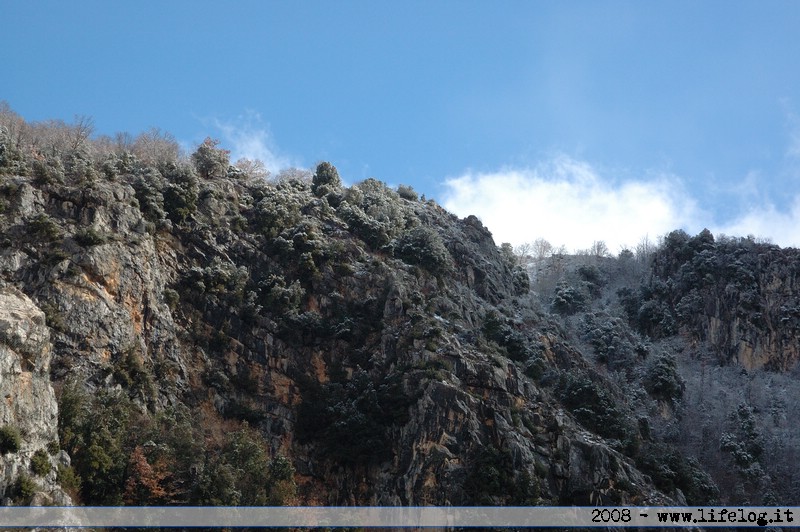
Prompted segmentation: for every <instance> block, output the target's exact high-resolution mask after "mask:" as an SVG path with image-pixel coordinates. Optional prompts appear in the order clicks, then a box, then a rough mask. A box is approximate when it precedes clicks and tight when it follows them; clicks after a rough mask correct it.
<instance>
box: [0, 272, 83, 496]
mask: <svg viewBox="0 0 800 532" xmlns="http://www.w3.org/2000/svg"><path fill="white" fill-rule="evenodd" d="M51 356H52V348H51V345H50V331H49V329H48V328H47V326H46V325H45V316H44V313H43V312H42V311H41V310H40V309H39V308H38V307H37V306H36V305H35V304H34V303H33V301H31V300H30V298H28V297H27V296H26V295H25V294H23V293H22V292H20V291H19V290H17V289H16V288H13V287H10V286H2V287H0V397H1V398H2V400H1V401H0V426H4V427H10V428H12V429H13V430H15V431H17V432H18V433H19V435H20V445H19V450H18V451H16V452H9V453H6V454H5V455H4V456H2V457H0V493H5V492H7V491H8V488H9V486H11V485H12V484H13V483H14V482H15V481H16V479H17V478H18V477H19V476H20V475H25V474H27V475H30V476H31V477H34V481H35V482H36V484H37V488H38V489H39V491H40V493H38V494H37V499H36V500H37V501H38V502H40V503H50V504H70V499H69V497H68V496H67V495H66V494H65V493H64V492H63V491H62V490H61V489H60V488H59V487H58V486H57V484H56V482H55V477H56V472H55V465H56V457H53V456H51V457H50V461H51V464H52V465H53V467H52V468H51V471H50V472H49V473H47V474H46V475H44V476H34V475H33V474H32V473H30V464H31V457H32V456H33V453H34V452H36V451H37V450H40V449H42V450H45V451H46V449H47V447H48V444H49V443H50V442H57V441H58V431H57V428H58V407H57V404H56V398H55V394H54V392H53V387H52V385H51V383H50V359H51Z"/></svg>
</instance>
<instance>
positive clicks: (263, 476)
mask: <svg viewBox="0 0 800 532" xmlns="http://www.w3.org/2000/svg"><path fill="white" fill-rule="evenodd" d="M0 220H2V225H1V226H0V251H2V263H0V267H1V268H2V276H3V281H4V282H8V283H13V284H15V285H17V286H19V287H20V288H21V289H22V290H23V291H24V292H25V293H26V294H28V295H29V296H30V297H31V298H32V299H34V300H35V301H36V303H37V305H38V306H39V308H41V309H42V310H43V311H44V313H45V315H46V320H47V325H48V327H49V328H50V331H51V340H52V342H53V346H54V352H55V356H54V360H53V364H52V368H51V372H52V378H53V381H54V382H55V383H56V386H57V390H58V396H59V441H58V442H53V445H52V446H51V447H53V448H52V449H49V450H48V451H47V452H44V451H42V452H41V453H39V454H38V455H36V456H34V458H33V460H32V462H31V464H32V465H31V471H30V475H32V477H28V476H25V477H22V476H21V477H19V478H20V480H19V482H18V484H17V486H16V487H15V493H16V495H15V497H16V500H17V501H21V502H24V501H26V500H28V499H30V497H31V496H32V490H34V489H35V483H34V481H33V480H32V478H36V477H40V476H45V475H47V474H49V473H50V472H51V469H53V468H56V469H57V475H58V478H59V481H60V482H61V485H62V486H63V487H64V488H65V489H66V490H67V491H68V492H70V494H71V495H73V497H74V498H75V499H76V500H77V501H79V502H81V503H85V504H192V505H204V504H225V505H228V504H231V505H235V504H291V503H294V502H308V501H312V502H320V501H321V502H332V503H348V504H355V503H363V502H365V501H366V502H374V501H376V500H378V499H377V497H378V495H376V494H375V493H374V492H373V491H370V490H371V486H370V485H369V484H370V482H368V481H366V480H364V479H369V480H370V481H376V479H379V478H383V477H386V476H387V473H386V472H387V471H390V470H391V468H392V467H395V468H399V467H408V468H409V469H411V470H415V467H416V466H409V465H408V464H409V463H410V462H411V461H412V460H416V459H418V456H422V455H424V456H425V457H426V458H425V459H426V460H429V461H428V462H425V467H427V468H428V469H427V470H426V471H431V472H434V473H435V475H434V473H430V475H429V476H436V475H438V477H437V479H436V482H444V479H445V478H446V479H447V480H448V482H451V483H452V484H451V485H452V486H455V488H454V489H453V490H452V493H446V494H444V495H443V494H441V493H438V494H436V493H434V494H431V493H433V491H435V484H436V482H433V481H431V480H429V477H426V476H424V475H421V480H420V479H417V480H414V482H416V483H415V484H413V485H412V486H410V487H408V486H403V487H402V489H401V488H400V487H398V488H397V492H398V493H404V495H403V496H402V497H412V498H411V499H405V500H412V501H416V502H420V501H421V502H426V501H427V500H434V501H438V500H448V501H453V502H455V503H458V504H543V503H544V504H553V503H555V504H588V503H590V502H591V503H595V502H596V501H597V499H594V500H592V499H590V498H581V497H583V495H581V494H576V493H578V491H579V490H573V491H569V489H568V486H567V487H565V481H564V478H565V477H564V476H563V475H564V474H565V473H564V470H565V469H569V468H568V467H567V466H565V464H570V463H572V462H570V460H571V459H572V458H573V457H572V455H571V454H570V451H569V449H567V448H565V447H564V445H565V444H564V443H563V442H564V441H565V439H566V438H565V436H564V435H565V434H570V435H574V434H576V433H580V434H584V433H586V434H591V435H592V438H596V439H597V441H601V442H602V445H603V446H604V447H603V448H604V449H605V448H608V449H612V450H613V452H612V451H608V452H610V453H612V454H610V455H608V456H611V457H612V458H609V459H607V460H606V461H605V462H604V464H605V465H603V467H608V468H610V470H612V473H614V474H617V473H619V472H620V471H625V468H624V467H623V466H624V464H634V465H635V467H636V468H638V470H639V471H641V472H643V473H645V474H646V475H648V477H649V479H650V480H651V481H652V483H653V484H654V485H655V486H656V487H657V488H658V489H660V490H661V491H662V492H663V493H665V494H668V495H669V496H671V497H673V500H676V501H679V502H682V501H683V500H685V501H686V502H688V503H691V504H712V503H716V502H724V503H737V504H744V503H753V504H778V503H780V504H791V503H793V502H796V501H797V500H798V498H799V497H800V488H798V486H797V485H796V482H795V480H794V478H795V477H796V473H797V467H796V465H795V464H796V463H797V461H796V460H795V458H796V456H797V454H798V450H800V448H799V447H798V445H800V444H798V442H797V440H796V438H794V437H793V436H792V434H793V432H792V431H793V427H792V425H791V419H790V417H791V416H790V412H792V411H793V410H794V409H795V407H796V406H797V405H796V402H797V398H798V397H800V389H798V385H797V383H796V379H795V375H794V374H793V373H792V370H793V368H794V367H795V366H796V364H797V361H798V359H799V358H800V356H798V355H800V354H799V353H798V352H797V347H796V333H797V331H798V330H800V310H798V309H800V302H798V297H800V296H798V295H797V294H800V286H798V284H797V283H796V280H797V277H798V275H797V274H798V271H797V268H798V264H800V261H798V260H797V258H798V257H797V256H796V250H783V249H780V248H778V247H776V246H773V245H770V244H767V243H763V242H757V241H755V240H754V239H746V238H745V239H739V238H727V237H717V238H715V237H714V236H713V235H711V233H710V232H708V231H703V232H702V233H700V234H699V235H697V236H694V237H692V236H689V235H687V234H686V233H685V232H682V231H676V232H673V233H671V234H669V235H667V236H666V237H664V238H663V240H662V241H661V242H660V243H659V245H657V246H656V245H651V244H650V243H643V244H642V245H641V246H640V247H639V248H637V249H636V250H635V252H633V251H627V250H626V251H623V252H622V253H620V254H619V256H617V257H611V256H610V255H609V253H608V250H607V248H606V247H605V245H604V244H602V243H601V242H598V243H595V245H594V246H593V247H592V249H591V250H588V251H587V252H585V253H581V254H577V255H567V254H566V253H563V252H562V251H563V250H555V249H554V248H553V247H552V246H550V245H549V244H547V243H546V242H543V241H537V242H536V243H535V244H534V245H532V246H528V247H527V248H524V249H521V250H517V253H514V252H512V250H511V248H510V246H509V245H507V244H504V245H502V246H500V247H497V246H495V244H494V242H493V241H492V239H491V234H490V233H489V231H488V230H487V229H486V228H485V227H483V225H482V223H481V222H480V221H479V220H478V219H477V218H475V217H474V216H473V217H468V218H466V219H463V220H459V219H458V218H457V217H455V216H453V215H451V214H449V213H447V212H445V211H444V210H443V209H441V208H440V207H439V206H438V205H436V203H435V202H434V201H432V200H425V199H424V198H419V196H418V195H417V193H416V192H415V191H414V190H413V189H412V188H411V187H408V186H401V187H398V188H397V189H396V190H395V189H392V188H390V187H388V186H387V185H385V184H384V183H382V182H380V181H378V180H376V179H367V180H365V181H363V182H360V183H356V184H353V185H352V186H345V185H344V183H343V181H342V179H341V177H340V176H339V174H338V172H337V170H336V168H335V167H334V166H333V165H332V164H330V163H327V162H323V163H320V164H319V165H317V166H316V168H315V170H314V171H313V172H308V171H302V170H297V169H292V170H286V171H284V172H283V173H281V174H280V175H277V176H271V175H269V174H268V173H267V172H265V171H264V169H263V165H261V164H260V163H259V162H258V161H247V160H241V161H236V162H235V163H233V164H231V161H230V154H229V153H228V152H227V151H226V150H225V149H223V148H222V147H220V145H219V143H218V142H217V141H216V140H213V139H206V140H205V141H204V142H203V143H201V144H200V145H199V146H197V147H196V149H195V151H194V152H193V153H191V154H183V153H181V150H180V149H179V145H178V143H177V142H176V141H175V139H173V138H172V137H171V136H170V135H169V134H167V133H164V132H161V131H159V130H155V129H154V130H151V131H148V132H145V133H142V134H141V135H138V136H136V137H132V136H130V135H126V134H120V135H117V136H116V137H114V138H108V137H93V131H92V127H91V121H90V120H88V119H85V118H79V119H76V121H75V122H74V123H72V124H65V123H63V122H59V121H50V122H44V123H28V122H26V121H24V120H23V119H22V118H21V117H19V116H17V115H16V114H15V113H13V111H11V110H10V109H9V108H8V107H7V106H2V107H0ZM532 231H534V229H532ZM126 256H127V257H135V260H131V261H129V262H126V263H125V262H124V260H123V258H124V257H126ZM121 257H122V258H121ZM121 263H124V264H123V265H122V266H119V264H121ZM114 264H117V265H118V266H119V267H118V268H117V270H114V271H112V266H113V265H114ZM529 275H530V277H529ZM531 288H532V291H531ZM75 293H77V294H80V297H77V298H68V297H66V295H65V294H75ZM81 298H83V299H82V300H81ZM76 301H78V302H77V303H76ZM80 301H91V302H98V301H100V302H101V303H103V304H102V305H100V304H99V303H98V306H99V307H100V308H103V309H105V310H103V311H102V312H107V313H108V315H111V316H113V319H110V320H109V321H108V322H111V323H118V322H121V321H125V320H127V321H128V322H131V323H132V326H131V328H130V331H129V330H122V327H120V328H119V330H118V329H117V328H115V327H114V326H109V325H106V326H103V327H105V328H103V327H100V326H99V325H98V323H100V322H101V321H102V320H103V319H106V317H105V315H104V314H102V313H101V312H100V311H97V310H96V307H92V306H91V305H89V304H88V303H87V304H85V306H81V305H83V304H84V303H81V302H80ZM103 305H105V306H103ZM114 305H117V306H114ZM107 309H111V310H107ZM114 309H121V310H119V312H120V313H119V314H113V313H114V312H116V310H114ZM108 322H103V323H108ZM765 338H766V339H767V340H765ZM743 346H744V347H743ZM504 387H506V388H504ZM498 390H501V391H502V392H503V393H506V392H508V393H507V394H506V395H502V394H500V393H499V392H498ZM508 390H512V391H511V392H509V391H508ZM531 390H533V391H531ZM526 394H528V395H526ZM531 397H536V399H535V400H533V399H531ZM440 411H441V412H442V414H441V418H438V417H437V415H439V414H438V413H439V412H440ZM563 411H565V412H568V413H569V414H568V416H569V422H563V421H559V420H558V417H559V416H560V413H561V412H563ZM470 416H473V417H470ZM473 418H474V419H480V423H477V422H476V423H472V422H468V421H463V420H465V419H473ZM458 423H461V425H459V424H458ZM470 423H472V424H470ZM441 427H446V428H447V431H449V432H446V433H444V434H445V435H444V436H441V437H440V436H436V438H438V439H436V441H434V442H433V443H431V442H428V441H424V442H421V440H418V439H414V438H418V437H420V436H419V435H418V434H415V433H414V431H418V432H419V431H422V432H424V431H425V430H433V429H437V430H438V429H440V428H441ZM465 427H466V428H465ZM503 427H504V428H503ZM441 430H442V431H444V430H445V429H441ZM504 431H510V432H513V435H512V434H506V433H504ZM569 431H572V432H569ZM437 434H438V433H437ZM20 438H21V436H20V434H19V432H18V431H16V430H15V428H14V427H11V426H3V427H0V454H6V453H15V452H17V450H18V449H19V446H20ZM515 438H516V439H515ZM399 442H405V443H404V444H403V445H405V444H408V442H412V444H408V445H407V446H408V447H409V449H403V448H400V443H399ZM520 442H522V443H520ZM530 442H534V443H530ZM423 443H424V445H422V444H423ZM525 445H529V447H525ZM528 448H535V449H536V453H528V455H526V456H522V455H523V454H525V453H522V452H520V449H528ZM60 450H64V451H66V452H67V453H68V454H69V456H70V457H71V464H70V465H69V466H67V465H65V464H63V463H58V464H56V461H54V460H51V457H53V456H55V455H56V454H57V453H58V452H59V451H60ZM48 453H49V454H48ZM534 454H535V456H534ZM631 467H632V466H631ZM418 469H419V470H422V469H423V467H422V466H419V468H418ZM452 471H456V473H453V472H452ZM609 474H611V473H609ZM625 474H626V475H627V473H625ZM426 475H427V473H426ZM448 475H449V476H448ZM620 478H622V477H620ZM624 478H627V477H624ZM404 481H405V480H403V481H401V480H396V481H395V483H396V484H397V485H398V486H399V485H401V484H402V482H404ZM604 489H605V488H604ZM636 489H637V488H636V487H635V486H633V484H632V483H631V482H630V481H620V482H618V483H617V485H615V486H614V487H613V489H607V490H606V491H605V492H604V495H603V496H604V497H606V499H603V500H604V501H605V502H609V503H617V502H620V501H623V500H626V501H630V500H633V499H625V497H628V496H631V497H632V496H633V494H634V493H635V492H636ZM403 490H405V491H403ZM589 491H591V490H589ZM606 492H607V493H606ZM320 493H324V495H320ZM407 493H411V494H412V495H411V496H409V495H406V494H407ZM402 497H401V496H398V498H397V499H395V500H394V502H397V501H401V502H402V501H403V500H404V499H403V498H402ZM426 497H430V498H429V499H426ZM436 497H439V498H438V499H437V498H436ZM450 497H452V499H451V498H450ZM587 497H588V496H587Z"/></svg>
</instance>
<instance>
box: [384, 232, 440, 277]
mask: <svg viewBox="0 0 800 532" xmlns="http://www.w3.org/2000/svg"><path fill="white" fill-rule="evenodd" d="M392 251H393V252H394V255H395V256H396V257H398V258H400V259H402V260H403V261H404V262H407V263H409V264H415V265H417V266H422V267H423V268H425V269H426V270H428V271H429V272H431V273H432V274H434V275H440V274H444V273H446V272H447V271H448V270H449V269H450V268H451V265H452V261H453V259H452V257H451V256H450V252H449V251H447V248H446V247H445V246H444V242H443V241H442V237H441V236H439V233H437V232H436V231H435V230H434V229H431V228H430V227H424V226H420V227H415V228H413V229H410V230H408V231H406V232H404V233H403V234H401V235H400V236H399V237H398V238H397V239H395V241H394V242H393V243H392Z"/></svg>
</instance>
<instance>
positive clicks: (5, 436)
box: [0, 425, 22, 455]
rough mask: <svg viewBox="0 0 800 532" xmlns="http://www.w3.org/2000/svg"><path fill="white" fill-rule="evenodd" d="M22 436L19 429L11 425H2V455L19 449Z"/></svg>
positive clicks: (0, 448)
mask: <svg viewBox="0 0 800 532" xmlns="http://www.w3.org/2000/svg"><path fill="white" fill-rule="evenodd" d="M21 443H22V438H21V437H20V434H19V429H17V427H13V426H11V425H4V426H2V427H0V455H4V454H7V453H15V452H17V451H19V446H20V444H21Z"/></svg>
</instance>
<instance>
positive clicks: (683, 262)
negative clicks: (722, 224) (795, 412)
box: [628, 230, 800, 372]
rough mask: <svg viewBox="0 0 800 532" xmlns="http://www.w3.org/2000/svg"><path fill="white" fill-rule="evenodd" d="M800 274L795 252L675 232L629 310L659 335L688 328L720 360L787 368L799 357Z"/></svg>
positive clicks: (641, 324)
mask: <svg viewBox="0 0 800 532" xmlns="http://www.w3.org/2000/svg"><path fill="white" fill-rule="evenodd" d="M799 275H800V251H798V250H796V249H792V248H789V249H781V248H779V247H778V246H775V245H771V244H767V243H758V242H755V241H753V240H752V239H737V238H722V239H721V240H715V239H714V237H713V236H712V235H711V233H710V232H708V231H707V230H706V231H704V232H702V233H700V234H698V235H697V236H694V237H690V236H689V235H687V234H686V233H684V232H682V231H675V232H673V233H671V234H670V235H668V236H667V237H666V238H665V240H664V245H663V246H662V247H661V249H660V250H659V251H658V253H657V254H656V256H655V257H654V263H653V275H652V279H651V280H650V281H649V282H648V283H646V284H645V285H644V286H643V287H642V288H641V289H640V291H639V294H638V295H636V296H633V297H630V298H629V299H628V305H629V310H630V315H631V316H632V317H633V319H634V322H635V323H637V324H638V325H639V327H640V328H641V329H642V330H644V331H646V332H648V333H650V334H652V335H654V336H657V337H658V336H664V335H669V334H674V333H677V332H683V333H684V334H686V335H688V336H689V337H690V338H691V340H692V342H693V344H694V345H695V346H696V347H698V348H704V349H708V350H710V351H711V353H713V355H714V356H715V357H716V358H717V359H718V361H719V362H720V363H723V364H727V363H734V364H738V365H740V366H742V367H744V368H745V369H747V370H756V369H761V368H766V369H771V370H777V371H783V372H785V371H788V370H791V369H792V368H794V367H795V366H796V365H797V362H798V361H800V350H799V349H800V347H799V346H798V342H797V334H798V331H800V306H799V305H800V301H799V300H798V279H799V277H798V276H799ZM637 296H638V300H637Z"/></svg>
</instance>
